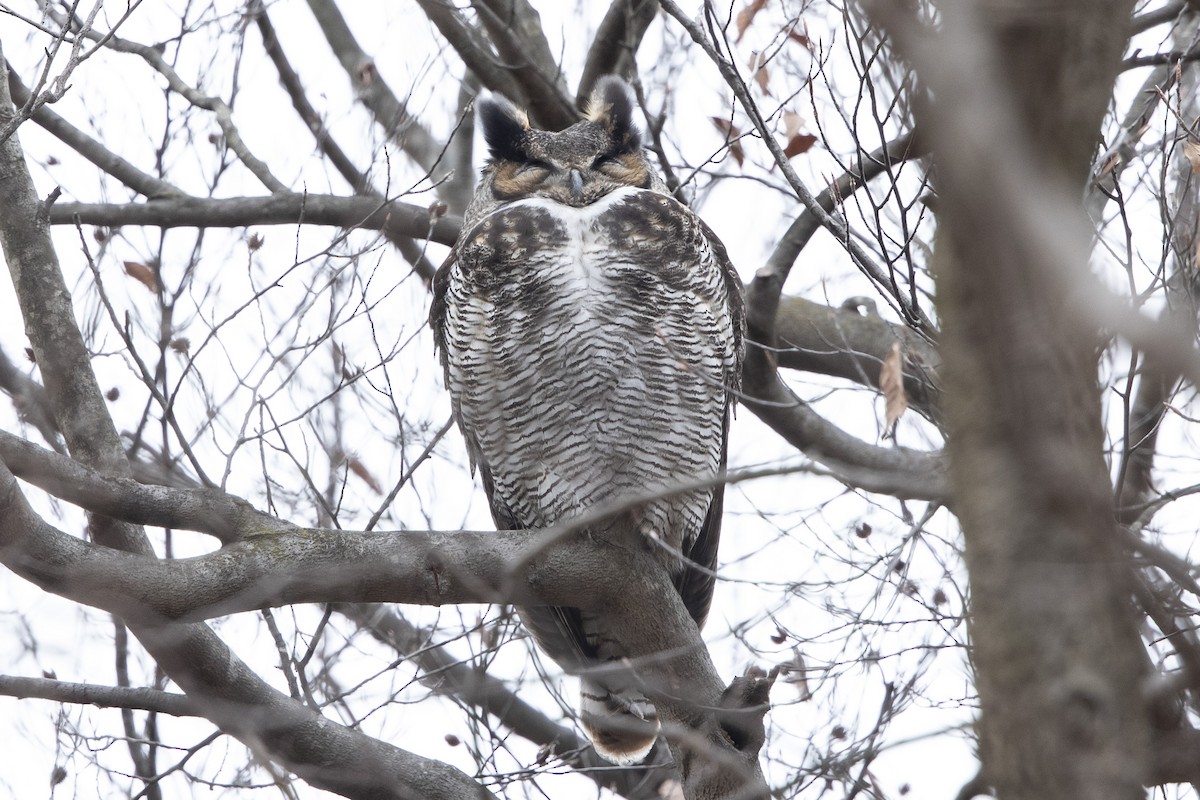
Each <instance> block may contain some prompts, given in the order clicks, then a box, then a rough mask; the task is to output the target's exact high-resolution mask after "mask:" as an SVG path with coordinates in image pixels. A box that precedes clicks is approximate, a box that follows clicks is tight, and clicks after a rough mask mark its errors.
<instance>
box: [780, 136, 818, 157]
mask: <svg viewBox="0 0 1200 800" xmlns="http://www.w3.org/2000/svg"><path fill="white" fill-rule="evenodd" d="M816 143H817V137H816V136H813V135H812V134H811V133H798V134H796V135H795V136H793V137H791V138H789V139H788V143H787V146H786V147H784V148H783V154H784V155H785V156H787V157H788V158H791V157H792V156H798V155H800V154H801V153H807V152H808V151H809V150H811V149H812V146H813V145H814V144H816Z"/></svg>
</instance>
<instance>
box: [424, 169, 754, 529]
mask: <svg viewBox="0 0 1200 800" xmlns="http://www.w3.org/2000/svg"><path fill="white" fill-rule="evenodd" d="M458 247H459V250H458V253H457V259H456V261H455V263H454V264H453V265H452V266H451V269H450V270H449V273H448V275H447V277H446V281H447V283H446V287H445V292H446V297H445V319H444V321H443V323H442V325H441V329H442V333H441V336H442V342H441V344H442V346H443V348H444V351H445V352H444V357H445V359H446V371H447V383H448V388H449V390H450V393H451V395H452V397H453V400H454V403H455V409H456V413H457V414H458V417H459V421H460V424H461V426H462V428H463V430H464V433H465V434H466V436H467V440H468V446H469V447H470V449H471V451H472V455H473V457H474V458H475V459H476V461H478V462H479V463H480V464H481V465H482V466H483V467H484V468H485V469H486V470H487V471H488V473H490V480H491V481H492V482H493V503H495V502H496V501H500V502H502V503H503V504H505V505H506V506H507V508H508V510H509V511H510V512H511V514H512V517H513V519H514V520H517V521H519V522H520V523H521V524H523V525H524V526H526V527H543V526H547V525H552V524H554V523H556V522H559V521H562V520H565V519H569V518H570V517H572V516H575V515H577V514H579V513H582V512H585V511H587V510H589V509H591V508H593V507H594V506H596V505H597V504H600V503H605V502H608V501H614V500H618V499H620V498H623V497H629V496H638V495H645V494H647V493H650V492H654V491H657V490H661V489H666V488H669V487H672V486H676V485H678V484H680V483H688V482H692V481H696V480H702V479H706V478H709V477H712V476H713V475H714V474H715V473H716V471H717V469H718V468H719V464H720V459H721V449H722V440H723V425H724V415H725V410H726V407H727V398H728V389H727V388H726V387H727V386H728V385H730V384H731V383H732V382H733V381H734V380H735V375H734V371H735V370H736V358H737V354H736V352H735V347H736V344H735V340H734V334H733V320H732V319H731V317H730V310H729V308H730V303H729V298H728V296H727V291H728V289H727V286H726V281H725V277H724V275H723V273H722V267H721V266H720V264H719V263H718V261H717V259H715V258H714V254H713V253H712V249H711V246H710V244H709V241H708V238H707V236H706V235H705V232H704V229H703V228H702V226H701V224H700V223H699V221H698V220H697V219H696V218H695V217H694V216H693V215H692V213H691V212H690V211H689V210H688V209H687V208H686V207H684V206H682V205H681V204H679V203H677V202H676V201H675V200H674V199H672V198H670V197H667V196H665V195H661V194H658V193H654V192H650V191H645V190H639V189H620V190H617V191H614V192H612V193H610V194H609V195H607V196H605V197H604V198H602V199H601V200H599V201H597V202H596V203H593V204H591V205H589V206H585V207H583V208H572V207H568V206H564V205H560V204H558V203H554V202H552V201H547V200H541V199H530V200H523V201H519V202H516V203H512V204H510V205H507V206H505V207H503V208H501V209H499V210H498V211H496V212H494V213H492V214H491V215H489V216H487V217H485V218H484V219H482V220H481V221H479V222H478V223H477V224H476V225H475V226H474V227H473V228H472V229H471V230H469V231H467V232H466V233H465V234H464V236H463V239H462V241H461V242H460V244H459V245H458ZM712 496H713V493H712V490H711V489H704V490H696V491H693V492H690V493H688V494H686V495H684V496H682V497H680V496H675V497H672V498H669V499H664V500H662V501H657V502H653V503H651V504H649V505H648V506H647V507H646V508H645V509H644V511H643V512H642V514H641V517H640V519H641V524H642V529H643V531H645V532H647V533H653V534H656V535H658V536H660V537H661V538H662V539H664V540H665V541H667V542H668V543H669V544H671V545H673V546H675V547H680V546H686V543H690V542H691V541H692V540H694V538H695V536H696V535H697V533H698V531H699V530H700V528H701V525H702V524H703V522H704V515H705V513H706V510H707V508H708V505H709V503H710V502H711V500H712Z"/></svg>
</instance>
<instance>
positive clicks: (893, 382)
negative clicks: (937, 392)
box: [879, 342, 908, 437]
mask: <svg viewBox="0 0 1200 800" xmlns="http://www.w3.org/2000/svg"><path fill="white" fill-rule="evenodd" d="M879 390H880V391H881V392H883V397H884V400H885V401H886V402H885V410H884V416H885V418H886V424H885V425H884V436H885V437H887V436H889V435H893V436H894V435H895V426H896V421H897V420H899V419H900V417H901V416H903V414H904V412H905V411H906V410H907V409H908V397H907V396H906V395H905V393H904V367H903V365H902V361H901V358H900V343H899V342H892V349H891V350H889V351H888V354H887V357H886V358H885V359H883V366H882V367H881V368H880V369H879Z"/></svg>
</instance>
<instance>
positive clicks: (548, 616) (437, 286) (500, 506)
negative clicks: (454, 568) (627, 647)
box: [429, 237, 594, 669]
mask: <svg viewBox="0 0 1200 800" xmlns="http://www.w3.org/2000/svg"><path fill="white" fill-rule="evenodd" d="M463 238H465V237H460V241H462V239H463ZM458 253H459V251H458V248H457V247H455V248H454V249H452V250H451V251H450V255H448V256H447V257H446V260H445V261H444V262H443V263H442V265H441V266H440V267H439V268H438V270H437V272H436V273H435V274H434V276H433V285H432V289H433V301H432V303H431V304H430V308H429V326H430V328H431V329H432V331H433V336H434V344H435V346H436V347H437V350H438V353H439V354H440V356H441V361H442V368H443V369H444V370H445V373H446V374H445V379H446V383H447V385H449V382H450V374H449V371H450V365H449V363H448V358H449V355H448V350H447V347H446V344H447V342H446V335H447V332H446V325H447V318H446V316H447V291H448V289H449V283H450V270H451V269H452V268H453V267H454V264H455V262H456V261H457V259H458ZM451 404H452V411H453V415H454V421H455V423H456V424H457V425H458V428H459V430H460V431H462V432H463V437H464V439H465V441H466V445H467V454H468V456H469V457H470V459H471V469H472V470H473V471H475V470H477V471H478V472H479V477H480V480H481V482H482V483H483V491H484V494H486V495H487V499H488V506H489V507H490V508H491V511H492V519H493V520H494V521H495V523H496V529H497V530H502V531H505V530H507V531H514V530H525V529H526V528H527V526H526V525H525V524H524V523H523V522H522V521H521V520H520V519H519V518H518V517H517V515H516V514H515V513H513V511H512V509H510V508H509V507H508V504H507V503H505V502H504V500H503V499H501V498H500V496H499V495H498V494H497V493H496V490H495V483H494V482H493V480H492V469H491V465H490V464H488V461H487V458H486V457H485V456H484V454H483V452H482V449H481V448H480V446H479V442H478V440H477V439H476V438H475V437H474V436H472V435H471V434H470V433H469V426H464V425H463V424H462V416H461V405H460V403H459V401H458V399H457V397H454V396H453V395H452V396H451ZM521 622H522V623H523V624H524V625H525V627H526V628H527V629H528V630H529V631H530V633H532V634H533V637H534V639H536V640H537V643H538V645H539V646H540V647H541V648H542V649H543V650H544V651H545V652H546V654H547V655H549V656H550V657H551V658H553V659H554V660H555V661H558V662H559V663H561V664H562V665H563V666H564V667H567V668H569V669H581V668H582V667H583V666H584V665H585V664H587V663H588V661H590V660H591V657H592V656H593V655H594V654H591V653H589V652H588V650H589V648H588V646H587V638H586V636H585V635H584V632H583V626H582V622H581V620H580V617H579V611H578V610H577V609H574V608H557V607H554V606H537V607H530V608H522V609H521Z"/></svg>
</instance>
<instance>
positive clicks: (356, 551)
mask: <svg viewBox="0 0 1200 800" xmlns="http://www.w3.org/2000/svg"><path fill="white" fill-rule="evenodd" d="M0 513H3V514H4V515H5V517H6V519H8V520H9V523H10V524H8V525H6V526H5V527H4V530H3V531H0V562H3V563H4V564H5V565H6V566H8V567H9V568H10V569H12V570H13V571H14V572H16V573H17V574H18V575H20V576H21V577H23V578H25V579H26V580H29V581H31V582H33V583H35V584H37V585H39V586H41V587H42V588H44V589H46V590H47V591H50V592H53V593H55V594H59V595H62V596H64V597H67V598H69V599H71V600H74V601H76V602H81V603H84V604H87V605H91V606H95V607H97V608H102V609H105V610H107V611H110V612H112V613H115V614H117V615H118V616H120V617H121V618H122V619H124V620H126V621H127V622H130V623H131V624H136V625H139V626H152V627H154V628H161V627H162V626H165V625H170V624H173V623H179V622H188V621H197V620H202V619H208V618H212V617H215V616H221V615H225V614H229V613H234V612H239V611H252V610H256V609H261V608H264V607H269V606H276V605H290V604H295V603H306V602H375V601H387V602H400V603H414V604H434V605H443V604H461V603H494V602H504V603H509V602H521V601H524V602H526V603H530V602H532V603H546V604H557V605H566V604H570V605H572V606H574V607H580V608H604V609H605V612H606V613H609V614H616V615H619V616H620V618H621V619H622V620H623V622H624V623H626V624H623V626H622V628H621V631H622V633H621V638H622V642H621V644H622V646H623V647H624V648H625V651H626V652H628V653H629V658H630V660H631V661H632V662H633V663H636V664H638V665H639V676H640V678H641V679H642V680H643V681H644V685H643V688H644V689H645V691H646V693H647V695H648V696H650V697H652V698H653V700H654V701H655V703H656V706H657V707H658V709H659V712H660V714H661V718H662V720H663V722H664V730H665V731H666V733H667V736H668V737H669V738H673V739H675V742H676V743H677V744H681V745H682V746H683V747H684V748H685V751H686V750H689V749H696V750H699V751H701V752H703V753H704V758H703V759H701V761H700V762H696V763H698V764H709V765H711V764H714V763H722V764H725V766H726V767H733V768H734V771H733V772H732V773H730V772H728V770H727V771H726V773H725V774H726V776H728V775H729V774H733V775H741V776H744V777H743V778H739V779H738V780H742V779H744V780H746V781H748V782H749V784H750V785H754V786H758V787H761V788H762V791H763V792H765V787H762V777H761V773H760V772H759V771H758V768H757V762H756V759H757V753H758V747H759V746H760V745H761V743H762V736H761V730H759V735H757V736H756V735H749V736H747V735H745V733H746V726H747V724H748V723H749V724H750V727H751V728H753V727H754V725H757V726H758V728H761V722H762V715H763V714H764V713H765V711H766V704H765V692H766V690H767V687H769V679H767V678H763V677H762V676H756V675H752V676H749V677H748V679H747V680H748V681H749V683H750V684H752V687H751V688H752V689H754V691H750V692H746V691H744V689H745V687H744V686H741V684H738V686H740V687H741V688H738V686H735V687H733V689H727V688H726V687H724V685H723V684H722V682H721V680H720V678H719V676H718V675H717V673H716V670H715V668H714V667H713V664H712V661H711V659H710V658H709V656H708V652H707V650H706V648H705V646H704V643H703V640H702V639H701V637H700V632H699V629H698V628H697V627H696V626H695V625H694V624H692V623H691V618H690V616H689V614H688V611H687V609H686V608H685V607H684V605H683V603H682V601H681V600H680V598H679V595H678V593H677V592H676V591H675V589H674V587H673V586H672V584H671V582H670V580H669V579H667V575H666V572H665V571H664V568H663V566H662V565H661V563H659V562H657V561H656V560H654V559H646V558H644V557H639V555H638V552H637V548H633V547H629V546H628V543H614V542H607V541H604V540H603V539H601V538H600V537H594V536H593V537H565V536H561V535H557V534H558V532H551V533H550V535H548V534H547V532H544V531H495V532H493V531H485V532H462V531H452V532H448V533H442V532H421V533H412V532H392V533H365V532H345V531H336V530H317V529H300V528H294V529H291V530H289V531H288V532H283V533H274V534H267V535H261V536H256V537H252V538H249V539H246V540H243V541H240V542H238V543H236V544H233V545H229V546H227V547H223V548H222V549H220V550H218V551H216V552H213V553H209V554H206V555H203V556H199V557H195V558H190V559H180V560H159V559H155V558H153V557H151V556H140V555H134V554H130V553H125V552H121V551H118V550H114V549H111V548H107V547H103V546H101V545H97V544H92V543H89V542H85V541H83V540H81V539H79V538H77V537H74V536H71V535H69V534H67V533H64V532H62V531H60V530H58V529H56V528H54V527H53V526H51V525H49V524H48V523H47V522H46V521H45V520H43V519H42V518H41V517H40V516H39V515H38V514H37V513H36V512H34V511H33V509H32V508H31V507H30V505H29V504H28V502H27V501H26V499H25V497H24V495H23V493H22V492H21V489H20V486H19V485H18V484H17V481H16V479H15V477H14V476H13V474H12V473H11V472H9V471H8V469H7V468H6V467H4V466H3V465H0ZM281 528H282V529H285V530H286V529H287V528H288V526H286V524H281ZM531 552H532V553H533V554H534V555H533V557H530V554H531ZM180 587H186V591H180ZM742 683H746V681H743V682H742ZM683 687H686V688H683ZM747 698H749V699H751V700H753V699H755V698H757V700H756V701H755V703H754V707H753V708H748V707H746V702H748V700H747ZM744 701H745V702H744ZM735 723H736V724H735ZM730 725H732V726H733V728H730V727H728V726H730ZM735 729H736V730H735ZM751 733H753V732H752V731H751ZM685 760H686V759H685ZM683 779H684V783H685V786H687V785H689V783H694V782H697V781H699V782H704V781H708V780H712V779H715V777H714V776H712V775H708V774H707V772H706V770H705V769H698V770H689V769H688V768H687V767H686V766H685V767H684V769H683ZM758 793H759V792H758V789H755V790H754V792H753V796H758Z"/></svg>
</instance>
